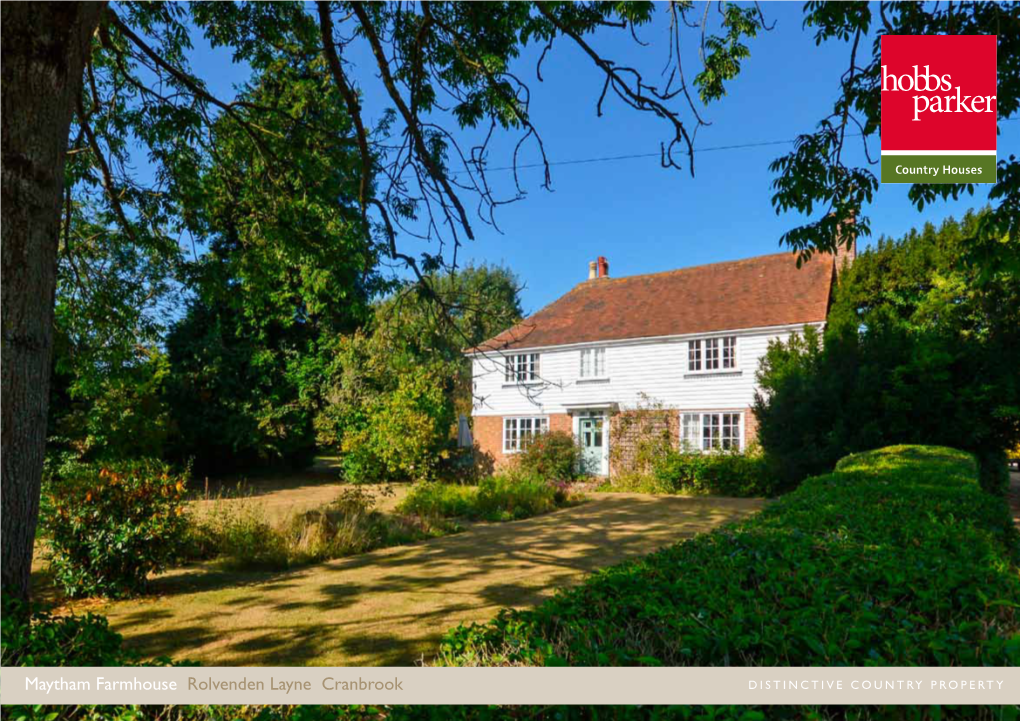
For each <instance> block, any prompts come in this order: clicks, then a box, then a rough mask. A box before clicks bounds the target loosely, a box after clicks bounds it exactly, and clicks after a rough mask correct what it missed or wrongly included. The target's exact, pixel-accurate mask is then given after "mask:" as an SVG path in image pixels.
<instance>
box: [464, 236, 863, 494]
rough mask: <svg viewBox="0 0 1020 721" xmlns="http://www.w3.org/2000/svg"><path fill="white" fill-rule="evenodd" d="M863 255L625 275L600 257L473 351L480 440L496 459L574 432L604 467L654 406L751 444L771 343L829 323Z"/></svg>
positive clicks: (673, 426)
mask: <svg viewBox="0 0 1020 721" xmlns="http://www.w3.org/2000/svg"><path fill="white" fill-rule="evenodd" d="M854 252H855V248H854V245H853V244H851V246H850V248H849V250H848V251H846V253H845V254H844V253H840V254H839V255H838V256H837V257H835V258H834V257H833V256H831V255H816V256H815V257H814V258H812V259H811V260H810V261H808V262H806V263H804V264H803V265H802V266H801V267H800V268H798V267H797V264H796V259H795V257H794V256H793V255H792V254H790V253H780V254H776V255H766V256H761V257H757V258H748V259H746V260H738V261H732V262H726V263H713V264H711V265H702V266H697V267H693V268H682V269H680V270H673V271H668V272H664V273H654V274H650V275H636V276H630V277H623V278H610V277H609V264H608V262H607V261H606V259H605V258H601V257H600V258H599V259H598V260H597V261H595V262H592V263H591V264H590V266H589V274H588V280H587V281H585V282H583V283H580V284H579V285H577V286H576V287H575V288H574V289H573V290H571V291H570V292H569V293H567V294H566V295H564V296H563V297H561V298H559V299H558V300H556V301H554V302H553V303H551V304H550V305H548V306H546V307H545V308H543V309H542V310H540V311H538V312H537V313H535V314H534V315H532V316H531V317H529V318H527V319H525V320H523V321H522V322H520V323H519V324H517V325H516V326H514V327H513V328H510V329H509V330H507V331H505V332H503V333H501V334H499V335H498V336H496V337H495V338H492V339H491V340H489V341H487V342H485V343H483V344H482V345H480V346H479V347H477V348H474V349H471V350H469V351H468V355H469V356H470V358H471V361H472V375H473V378H474V397H475V402H474V409H473V412H472V417H473V437H474V440H475V442H476V443H477V445H478V448H479V450H480V451H481V452H482V453H484V454H486V455H488V456H491V458H492V460H493V461H494V462H495V464H496V465H497V466H499V465H501V464H503V463H505V462H506V461H507V460H508V459H509V458H511V457H512V456H513V454H515V453H518V452H519V451H520V450H521V449H523V448H524V447H526V446H527V444H528V442H529V440H530V439H531V438H532V437H534V436H535V435H536V434H538V433H542V432H544V431H547V430H563V431H569V432H571V433H573V434H574V435H575V437H576V438H577V439H578V440H579V442H580V444H581V446H582V448H583V455H584V459H585V465H586V467H587V470H588V471H589V472H592V473H595V474H599V475H608V474H609V473H610V470H611V468H610V466H611V463H610V449H611V448H612V447H613V444H614V443H618V444H622V443H626V442H628V439H627V438H625V437H624V436H625V435H626V434H624V433H622V432H621V428H624V427H626V425H627V424H625V423H623V422H622V421H623V419H625V418H626V417H627V414H628V412H633V411H634V410H636V409H638V408H641V407H647V406H649V405H654V406H655V407H657V408H661V409H664V410H665V412H664V414H663V415H664V416H665V417H667V418H668V419H669V423H668V426H669V429H670V433H671V437H672V438H673V439H674V442H675V443H677V444H682V445H683V446H684V447H685V448H689V449H692V450H710V449H717V448H723V449H738V450H739V449H743V448H745V447H746V446H747V444H748V443H749V442H750V441H752V440H753V439H754V437H755V430H756V424H755V420H754V417H753V415H752V413H751V405H752V403H753V402H754V394H755V390H756V382H755V372H756V370H757V369H758V361H759V359H760V358H761V357H762V355H764V353H765V351H766V348H767V347H768V343H769V341H770V340H772V339H775V338H783V339H785V338H786V337H788V336H789V334H790V333H791V332H794V331H799V330H802V329H803V328H804V326H805V325H814V326H819V327H820V326H823V325H824V324H825V320H826V315H827V313H828V309H829V304H830V297H831V292H832V288H833V283H834V280H835V270H836V267H837V263H842V262H843V261H842V259H843V256H844V255H846V256H847V258H848V260H849V259H852V257H853V254H854ZM614 436H615V437H614ZM617 455H618V454H614V458H615V457H617Z"/></svg>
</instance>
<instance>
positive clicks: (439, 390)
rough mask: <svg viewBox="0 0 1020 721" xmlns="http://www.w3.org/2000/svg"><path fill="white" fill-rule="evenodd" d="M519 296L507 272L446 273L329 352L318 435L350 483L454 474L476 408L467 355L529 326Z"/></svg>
mask: <svg viewBox="0 0 1020 721" xmlns="http://www.w3.org/2000/svg"><path fill="white" fill-rule="evenodd" d="M517 292H518V287H517V281H516V278H515V277H514V276H513V274H512V273H510V272H509V271H507V270H505V269H503V268H490V267H488V266H478V267H468V268H465V269H463V270H461V271H459V272H458V273H456V274H440V275H437V276H434V277H432V278H431V279H430V280H429V282H428V290H426V288H425V287H423V286H420V285H419V286H416V285H408V286H405V287H403V288H401V289H400V290H399V291H398V292H396V293H395V294H393V295H392V296H390V297H388V298H387V299H385V300H384V301H382V302H381V303H379V304H378V305H377V306H376V307H375V308H374V311H373V318H372V322H371V323H370V324H369V326H368V328H366V329H365V330H359V331H357V332H355V333H353V334H350V335H345V336H341V337H338V338H335V339H333V340H332V341H330V342H329V344H328V346H324V347H325V348H326V350H325V353H324V356H325V358H326V360H325V367H324V369H323V373H322V376H323V378H322V380H321V397H322V399H323V403H322V408H321V409H320V410H319V412H318V414H317V415H316V418H315V428H316V430H317V434H318V436H317V437H318V440H319V443H320V444H322V445H325V446H332V447H334V448H338V449H339V451H340V453H341V462H342V466H343V471H344V476H345V477H346V478H347V479H348V480H351V481H354V482H359V483H360V482H378V481H394V480H428V479H431V478H433V477H434V476H435V475H436V472H437V470H439V468H440V467H441V466H445V465H448V464H447V463H446V461H447V460H448V459H450V458H451V455H452V454H451V453H450V450H451V448H450V446H451V441H452V429H453V424H454V422H455V420H456V413H457V412H461V413H469V412H470V407H471V373H470V364H469V363H468V362H467V361H466V360H465V358H464V356H463V354H462V349H463V348H465V347H470V346H473V345H476V344H478V343H481V342H482V341H484V340H486V339H488V338H489V337H491V336H492V335H495V333H496V332H498V331H499V330H503V329H504V328H506V327H507V326H509V325H512V324H513V323H514V322H516V321H517V320H519V319H520V315H521V309H520V301H519V299H518V296H517ZM430 294H435V297H433V296H432V295H430ZM440 309H445V310H444V311H443V312H441V310H440Z"/></svg>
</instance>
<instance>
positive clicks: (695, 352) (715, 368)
mask: <svg viewBox="0 0 1020 721" xmlns="http://www.w3.org/2000/svg"><path fill="white" fill-rule="evenodd" d="M737 338H738V336H735V335H723V336H712V337H710V338H694V339H692V340H689V341H687V372H688V373H704V374H709V373H728V372H730V371H735V370H738V369H739V367H740V363H739V360H738V359H739V348H740V341H738V340H737ZM727 361H728V362H729V365H727Z"/></svg>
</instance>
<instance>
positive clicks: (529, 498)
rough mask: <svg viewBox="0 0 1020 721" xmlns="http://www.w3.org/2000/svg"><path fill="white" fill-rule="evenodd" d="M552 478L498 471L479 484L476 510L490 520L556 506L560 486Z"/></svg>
mask: <svg viewBox="0 0 1020 721" xmlns="http://www.w3.org/2000/svg"><path fill="white" fill-rule="evenodd" d="M553 480H558V479H548V480H546V479H545V478H541V477H536V476H532V475H527V474H523V473H518V474H497V475H494V476H489V477H488V478H483V479H482V481H481V483H479V484H478V500H477V510H476V514H477V515H478V517H479V518H483V519H485V520H487V521H514V520H517V519H520V518H529V517H530V516H537V515H539V514H540V513H548V512H549V511H553V510H556V507H557V505H558V504H557V490H558V489H557V487H556V486H555V485H554V484H553V483H551V482H550V481H553Z"/></svg>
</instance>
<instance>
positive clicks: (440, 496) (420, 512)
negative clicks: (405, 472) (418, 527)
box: [398, 481, 478, 518]
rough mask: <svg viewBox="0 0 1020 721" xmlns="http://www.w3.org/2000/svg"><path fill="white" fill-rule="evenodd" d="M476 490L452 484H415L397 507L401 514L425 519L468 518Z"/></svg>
mask: <svg viewBox="0 0 1020 721" xmlns="http://www.w3.org/2000/svg"><path fill="white" fill-rule="evenodd" d="M477 496H478V489H477V488H472V487H471V486H458V485H454V484H452V483H437V482H435V481H426V482H420V483H415V484H414V486H413V487H412V488H411V490H410V492H409V493H408V494H407V495H406V496H405V497H404V499H403V500H402V501H401V502H400V505H399V506H398V510H399V511H400V512H401V513H408V514H414V515H417V516H424V517H426V518H432V517H439V518H456V517H467V516H470V515H471V514H472V512H473V510H474V508H475V500H476V498H477Z"/></svg>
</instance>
